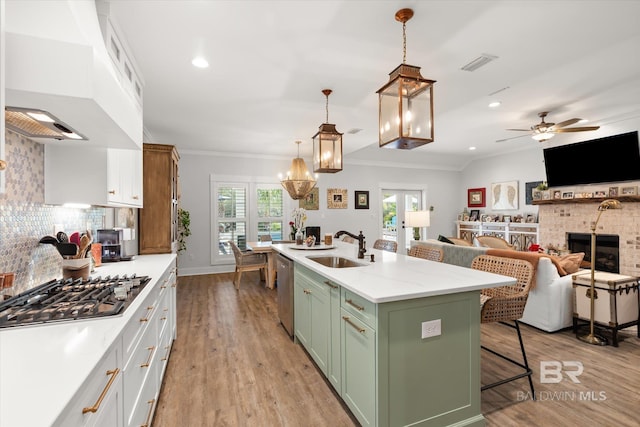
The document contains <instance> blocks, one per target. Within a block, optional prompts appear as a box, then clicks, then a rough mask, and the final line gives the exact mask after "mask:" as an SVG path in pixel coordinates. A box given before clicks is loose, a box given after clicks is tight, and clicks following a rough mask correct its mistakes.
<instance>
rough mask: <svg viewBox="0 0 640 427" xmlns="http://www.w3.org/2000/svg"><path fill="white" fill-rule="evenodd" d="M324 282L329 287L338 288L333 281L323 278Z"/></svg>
mask: <svg viewBox="0 0 640 427" xmlns="http://www.w3.org/2000/svg"><path fill="white" fill-rule="evenodd" d="M324 284H325V285H328V286H329V287H330V288H331V289H338V286H337V285H334V284H333V283H331V282H330V281H328V280H325V281H324Z"/></svg>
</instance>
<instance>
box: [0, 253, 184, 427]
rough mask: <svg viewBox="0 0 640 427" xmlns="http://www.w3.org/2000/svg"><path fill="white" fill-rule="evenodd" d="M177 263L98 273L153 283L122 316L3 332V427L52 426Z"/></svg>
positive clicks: (153, 261) (151, 261)
mask: <svg viewBox="0 0 640 427" xmlns="http://www.w3.org/2000/svg"><path fill="white" fill-rule="evenodd" d="M174 258H175V254H163V255H141V256H137V257H136V258H135V259H134V260H133V261H123V262H115V263H103V264H102V265H101V266H100V267H97V268H96V269H95V272H93V273H92V274H91V275H92V276H93V277H96V276H107V275H111V276H113V275H116V274H118V275H122V274H134V273H135V274H136V275H138V276H149V277H150V278H151V281H150V282H149V283H148V284H147V285H146V286H145V287H144V288H143V289H142V291H141V292H140V294H139V295H138V297H136V298H135V299H134V300H133V302H132V303H131V304H130V305H129V306H128V307H127V309H126V310H125V312H124V313H123V314H122V315H117V316H111V317H106V318H101V319H91V320H82V321H69V322H60V323H55V324H49V325H47V324H41V325H33V326H25V327H13V328H6V329H0V426H2V427H23V426H24V427H33V426H49V425H51V424H53V422H54V421H55V420H56V418H57V417H58V415H59V414H60V412H61V411H62V410H63V409H64V408H65V406H66V405H67V404H68V403H69V401H70V400H71V398H72V397H73V395H74V393H75V392H76V391H77V390H78V388H80V386H81V385H82V383H83V381H84V380H85V379H86V378H87V376H88V375H89V374H90V373H91V370H92V369H93V368H94V367H95V366H96V365H97V364H98V362H99V361H100V359H101V358H102V357H103V356H104V354H105V353H106V351H107V350H108V349H109V348H110V347H111V345H112V344H113V343H114V340H115V339H116V338H117V337H118V335H119V334H120V332H121V330H122V329H123V328H124V326H125V325H126V323H127V322H128V321H129V320H130V318H131V316H132V315H133V313H134V312H135V311H136V310H137V308H139V306H140V304H141V303H142V301H143V300H144V299H145V297H146V296H147V294H148V293H149V291H150V290H151V289H152V288H153V287H154V285H155V284H156V283H157V281H158V279H159V278H160V277H161V276H162V274H163V273H164V272H165V270H166V269H167V267H168V266H169V264H170V263H171V262H172V261H173V259H174ZM61 276H62V274H61ZM123 363H124V361H123Z"/></svg>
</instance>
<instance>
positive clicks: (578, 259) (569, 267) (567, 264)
mask: <svg viewBox="0 0 640 427" xmlns="http://www.w3.org/2000/svg"><path fill="white" fill-rule="evenodd" d="M583 258H584V252H577V253H575V254H567V255H560V256H559V257H558V262H560V265H562V268H564V269H565V271H566V272H567V273H568V274H573V273H575V272H577V271H578V270H579V269H580V263H582V259H583Z"/></svg>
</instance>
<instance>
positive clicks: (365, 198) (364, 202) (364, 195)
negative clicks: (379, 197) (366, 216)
mask: <svg viewBox="0 0 640 427" xmlns="http://www.w3.org/2000/svg"><path fill="white" fill-rule="evenodd" d="M356 209H369V192H368V191H356Z"/></svg>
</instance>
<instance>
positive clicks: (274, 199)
mask: <svg viewBox="0 0 640 427" xmlns="http://www.w3.org/2000/svg"><path fill="white" fill-rule="evenodd" d="M282 193H283V190H282V187H280V188H277V187H276V186H275V185H274V186H273V188H268V186H266V185H263V186H258V187H257V188H256V197H257V202H258V203H257V205H258V237H260V236H263V235H269V236H271V240H283V239H282V228H283V227H282V226H283V221H284V219H283V212H284V202H283V199H282Z"/></svg>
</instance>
